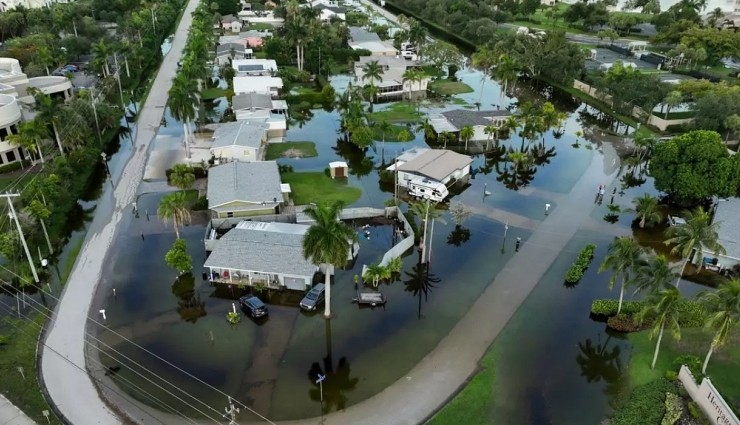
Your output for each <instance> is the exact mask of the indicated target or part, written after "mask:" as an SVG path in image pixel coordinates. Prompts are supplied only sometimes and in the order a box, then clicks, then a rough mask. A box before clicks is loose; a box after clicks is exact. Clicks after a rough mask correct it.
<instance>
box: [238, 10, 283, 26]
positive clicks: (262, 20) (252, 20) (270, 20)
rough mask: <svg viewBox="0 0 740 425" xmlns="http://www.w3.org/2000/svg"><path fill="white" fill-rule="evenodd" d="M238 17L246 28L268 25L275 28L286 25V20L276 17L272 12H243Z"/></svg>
mask: <svg viewBox="0 0 740 425" xmlns="http://www.w3.org/2000/svg"><path fill="white" fill-rule="evenodd" d="M238 15H239V18H241V19H242V21H243V22H244V24H245V25H246V26H249V25H254V24H268V25H271V26H273V27H282V26H283V25H284V24H285V20H284V19H283V18H280V17H277V16H275V14H274V13H273V12H272V11H254V10H241V11H239V13H238Z"/></svg>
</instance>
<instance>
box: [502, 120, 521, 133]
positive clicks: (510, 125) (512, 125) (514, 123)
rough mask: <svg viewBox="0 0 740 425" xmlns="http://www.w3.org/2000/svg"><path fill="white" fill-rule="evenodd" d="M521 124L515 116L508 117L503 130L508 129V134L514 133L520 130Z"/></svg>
mask: <svg viewBox="0 0 740 425" xmlns="http://www.w3.org/2000/svg"><path fill="white" fill-rule="evenodd" d="M520 125H521V124H519V120H518V119H516V117H514V116H508V117H506V119H505V120H504V125H503V128H505V129H506V131H507V132H509V133H511V132H512V131H514V132H515V131H516V129H517V128H519V126H520Z"/></svg>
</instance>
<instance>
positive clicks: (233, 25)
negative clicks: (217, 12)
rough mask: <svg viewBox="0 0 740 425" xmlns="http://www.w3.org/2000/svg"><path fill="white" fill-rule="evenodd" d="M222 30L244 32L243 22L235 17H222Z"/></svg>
mask: <svg viewBox="0 0 740 425" xmlns="http://www.w3.org/2000/svg"><path fill="white" fill-rule="evenodd" d="M221 28H223V29H225V30H228V31H231V32H239V31H241V30H242V20H241V19H240V18H238V17H236V16H234V15H225V16H222V17H221Z"/></svg>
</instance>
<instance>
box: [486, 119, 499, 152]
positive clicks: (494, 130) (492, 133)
mask: <svg viewBox="0 0 740 425" xmlns="http://www.w3.org/2000/svg"><path fill="white" fill-rule="evenodd" d="M498 131H499V127H498V126H497V125H494V124H489V125H487V126H485V127H484V128H483V132H484V133H486V135H488V140H487V143H486V149H488V148H489V147H490V146H491V139H492V138H495V139H496V145H498Z"/></svg>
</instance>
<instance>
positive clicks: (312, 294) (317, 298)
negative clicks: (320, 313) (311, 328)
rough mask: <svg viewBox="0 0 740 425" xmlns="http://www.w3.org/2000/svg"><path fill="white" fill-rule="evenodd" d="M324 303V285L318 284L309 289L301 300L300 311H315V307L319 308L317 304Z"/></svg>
mask: <svg viewBox="0 0 740 425" xmlns="http://www.w3.org/2000/svg"><path fill="white" fill-rule="evenodd" d="M323 302H324V284H323V283H319V284H318V285H316V286H314V287H313V288H311V290H310V291H308V293H307V294H306V296H305V297H303V299H302V300H301V303H300V304H299V305H300V306H301V308H302V309H304V310H309V311H312V310H316V307H318V306H319V304H321V303H323Z"/></svg>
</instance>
